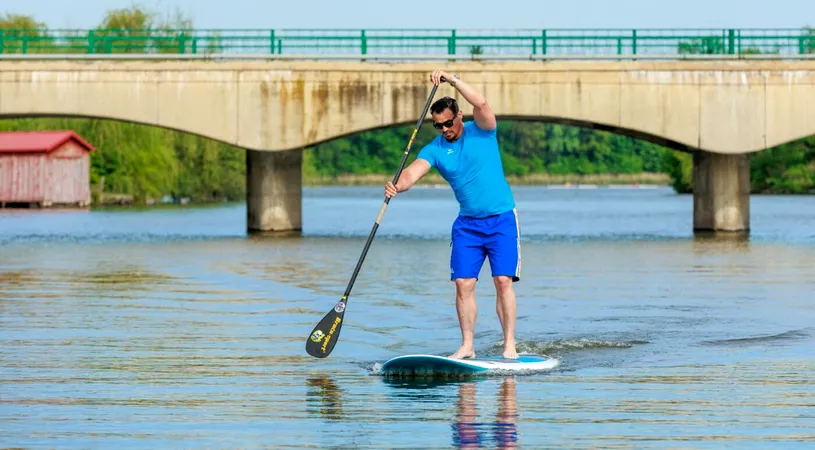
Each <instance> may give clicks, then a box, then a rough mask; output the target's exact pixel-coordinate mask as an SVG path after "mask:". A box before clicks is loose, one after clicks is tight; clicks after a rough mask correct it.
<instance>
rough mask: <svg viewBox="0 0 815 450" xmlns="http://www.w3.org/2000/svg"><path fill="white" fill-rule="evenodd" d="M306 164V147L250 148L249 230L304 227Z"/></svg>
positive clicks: (247, 223)
mask: <svg viewBox="0 0 815 450" xmlns="http://www.w3.org/2000/svg"><path fill="white" fill-rule="evenodd" d="M302 167H303V151H302V150H291V151H282V152H264V151H257V150H246V227H247V230H248V231H249V232H267V231H275V232H276V231H301V230H302V228H303V216H302V196H303V184H302Z"/></svg>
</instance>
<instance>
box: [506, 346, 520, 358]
mask: <svg viewBox="0 0 815 450" xmlns="http://www.w3.org/2000/svg"><path fill="white" fill-rule="evenodd" d="M503 356H504V358H506V359H518V351H517V350H515V342H508V343H507V344H506V345H504V354H503Z"/></svg>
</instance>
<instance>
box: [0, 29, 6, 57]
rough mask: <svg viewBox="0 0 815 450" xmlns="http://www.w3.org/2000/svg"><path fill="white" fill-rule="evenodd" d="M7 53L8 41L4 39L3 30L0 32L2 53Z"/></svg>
mask: <svg viewBox="0 0 815 450" xmlns="http://www.w3.org/2000/svg"><path fill="white" fill-rule="evenodd" d="M5 52H6V39H5V38H4V37H3V30H0V53H5Z"/></svg>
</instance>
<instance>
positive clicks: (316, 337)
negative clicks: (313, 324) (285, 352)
mask: <svg viewBox="0 0 815 450" xmlns="http://www.w3.org/2000/svg"><path fill="white" fill-rule="evenodd" d="M324 337H325V335H324V334H323V332H322V330H314V333H311V340H312V341H314V342H320V341H322V340H323V338H324Z"/></svg>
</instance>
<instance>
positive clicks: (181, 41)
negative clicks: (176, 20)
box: [178, 31, 187, 53]
mask: <svg viewBox="0 0 815 450" xmlns="http://www.w3.org/2000/svg"><path fill="white" fill-rule="evenodd" d="M185 38H186V35H185V34H184V32H183V31H182V32H181V34H180V35H179V36H178V53H186V50H187V49H186V46H187V42H186V39H185Z"/></svg>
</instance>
